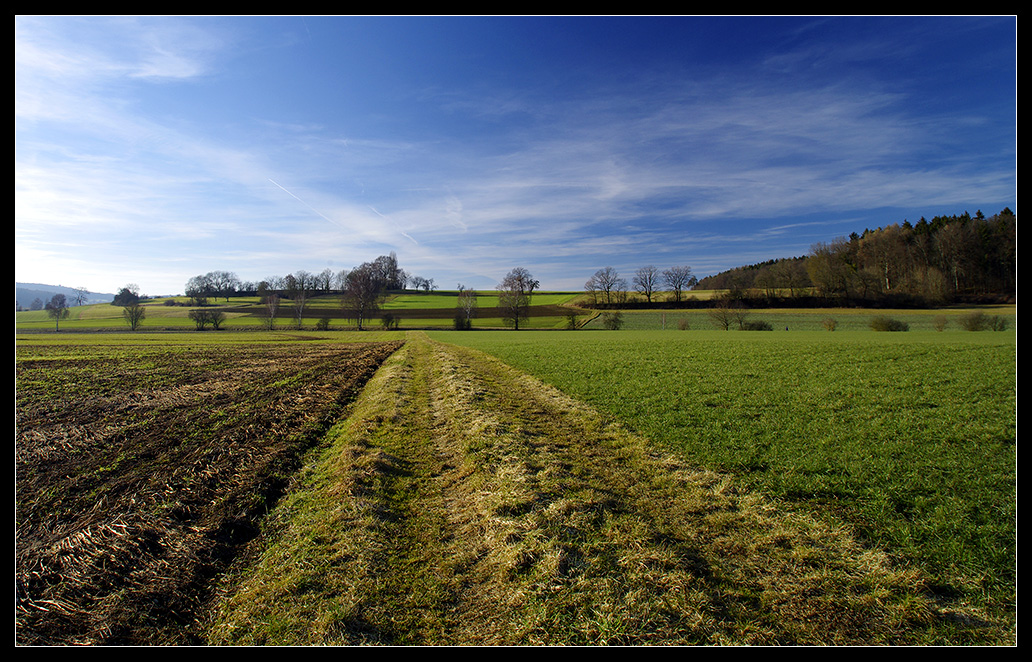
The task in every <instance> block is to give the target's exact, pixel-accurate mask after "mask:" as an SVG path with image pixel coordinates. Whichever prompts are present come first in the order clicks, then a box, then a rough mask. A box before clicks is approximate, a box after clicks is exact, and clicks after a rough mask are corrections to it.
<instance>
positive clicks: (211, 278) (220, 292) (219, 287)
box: [184, 252, 436, 306]
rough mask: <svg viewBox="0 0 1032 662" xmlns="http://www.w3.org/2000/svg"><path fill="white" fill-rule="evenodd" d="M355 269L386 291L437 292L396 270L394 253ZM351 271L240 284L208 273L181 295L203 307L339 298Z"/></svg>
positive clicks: (303, 273)
mask: <svg viewBox="0 0 1032 662" xmlns="http://www.w3.org/2000/svg"><path fill="white" fill-rule="evenodd" d="M356 269H361V270H362V271H364V272H367V273H365V274H359V275H358V276H356V278H357V277H372V278H374V279H375V280H376V282H377V283H379V284H380V285H382V287H383V288H384V289H385V290H388V291H390V290H404V289H405V288H406V287H407V286H408V284H409V283H411V285H412V287H413V288H414V289H417V290H423V291H426V292H431V291H433V290H434V289H436V285H434V280H433V279H432V278H423V277H421V276H410V275H409V274H407V273H406V272H405V270H404V269H401V268H400V267H399V266H398V257H397V255H396V254H395V253H393V252H392V253H391V254H390V255H381V256H380V257H378V258H376V259H375V260H373V261H372V262H367V263H365V264H363V265H361V266H360V267H356ZM352 271H354V270H348V269H342V270H340V271H333V270H332V269H329V268H327V269H323V270H322V271H321V272H319V273H312V272H308V271H304V270H301V271H295V272H293V273H291V274H287V275H286V276H270V277H268V278H265V279H263V280H260V281H243V280H241V279H240V278H239V277H238V276H237V275H236V274H235V273H233V272H231V271H209V272H208V273H206V274H202V275H198V276H194V277H192V278H190V280H188V281H187V283H186V289H185V291H184V293H185V294H186V296H188V297H190V298H191V299H192V303H193V304H194V305H197V306H203V305H206V304H207V303H208V301H209V300H211V299H219V298H222V299H225V300H226V301H228V300H229V298H230V297H233V296H260V297H265V296H267V295H269V294H278V295H280V296H287V297H290V293H295V294H296V293H305V294H307V295H324V294H342V293H344V292H345V291H347V290H348V289H349V287H351V283H350V281H351V280H353V278H352V276H351V273H352Z"/></svg>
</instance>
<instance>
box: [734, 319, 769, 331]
mask: <svg viewBox="0 0 1032 662" xmlns="http://www.w3.org/2000/svg"><path fill="white" fill-rule="evenodd" d="M741 329H742V331H773V330H774V327H772V326H771V325H770V322H764V321H763V320H755V321H752V322H743V323H742V326H741Z"/></svg>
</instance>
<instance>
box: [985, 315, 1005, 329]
mask: <svg viewBox="0 0 1032 662" xmlns="http://www.w3.org/2000/svg"><path fill="white" fill-rule="evenodd" d="M989 328H990V329H992V330H993V331H1006V330H1007V319H1006V318H1005V317H1000V316H999V315H993V316H992V317H990V318H989Z"/></svg>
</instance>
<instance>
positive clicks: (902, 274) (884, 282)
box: [698, 208, 1017, 303]
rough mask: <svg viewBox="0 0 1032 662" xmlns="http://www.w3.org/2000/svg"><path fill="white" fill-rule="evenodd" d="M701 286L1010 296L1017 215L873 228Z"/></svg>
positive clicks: (913, 298) (887, 295)
mask: <svg viewBox="0 0 1032 662" xmlns="http://www.w3.org/2000/svg"><path fill="white" fill-rule="evenodd" d="M698 287H700V288H703V289H717V290H731V291H742V292H752V293H756V294H758V295H760V296H763V297H766V298H768V299H774V298H784V297H786V296H787V297H795V296H798V295H800V294H802V293H804V292H805V293H807V294H811V293H812V294H814V295H816V296H817V297H819V298H821V299H825V300H832V301H837V302H853V303H864V302H867V303H883V302H892V303H905V302H912V303H944V302H951V301H962V300H965V299H967V300H971V299H979V298H997V299H999V298H1002V299H1009V298H1012V297H1013V296H1014V295H1015V293H1016V287H1017V217H1016V216H1015V214H1014V213H1013V212H1012V211H1011V210H1010V209H1009V208H1006V209H1004V210H1003V211H1001V212H1000V213H998V214H995V215H993V216H990V217H986V216H985V215H984V214H982V212H981V211H979V212H976V213H975V214H974V215H973V216H972V215H971V214H968V213H967V212H965V213H963V214H959V215H953V216H936V217H934V218H932V220H931V221H928V220H926V219H925V218H923V217H922V218H921V219H920V220H919V221H918V222H917V223H914V224H911V223H909V222H908V221H904V222H903V223H901V224H892V225H888V226H886V227H883V228H878V229H876V230H870V229H867V230H864V232H863V233H862V234H857V233H855V232H854V233H853V234H851V235H850V236H849V237H841V238H838V239H835V240H833V241H831V242H828V243H823V242H822V243H817V244H814V245H813V246H812V247H811V249H810V252H809V254H808V255H806V256H804V257H797V258H791V259H785V260H771V261H769V262H764V263H760V264H755V265H751V266H746V267H739V268H737V269H733V270H731V271H727V272H723V273H721V274H717V275H715V276H710V277H707V278H704V279H703V280H702V281H700V282H699V284H698Z"/></svg>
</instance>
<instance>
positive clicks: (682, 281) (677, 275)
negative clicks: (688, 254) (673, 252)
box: [663, 266, 699, 302]
mask: <svg viewBox="0 0 1032 662" xmlns="http://www.w3.org/2000/svg"><path fill="white" fill-rule="evenodd" d="M663 280H664V282H665V283H666V286H667V287H669V288H670V290H671V291H672V292H673V293H674V301H678V302H679V301H681V297H682V296H683V295H684V291H685V290H687V289H688V288H690V287H694V286H695V284H696V283H698V282H699V281H698V279H697V278H696V277H695V275H694V274H692V268H691V267H688V266H683V267H670V268H669V269H667V270H666V271H664V272H663Z"/></svg>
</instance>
